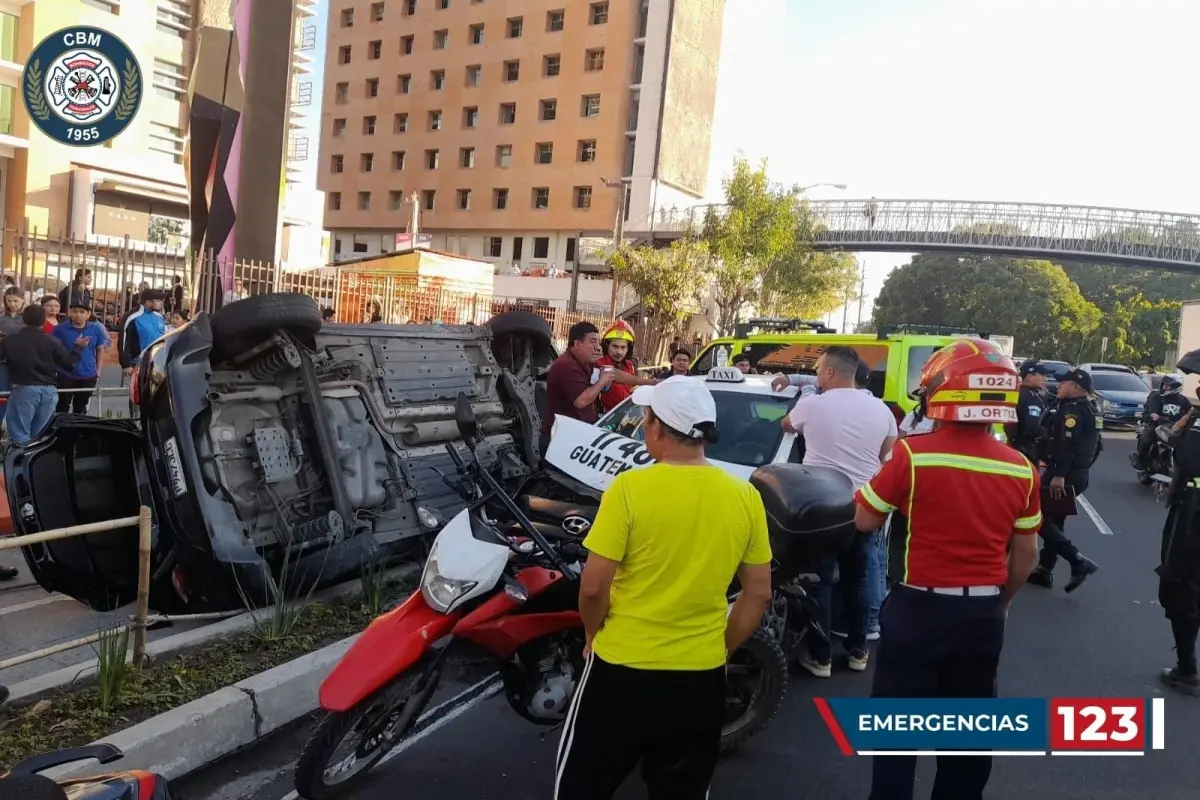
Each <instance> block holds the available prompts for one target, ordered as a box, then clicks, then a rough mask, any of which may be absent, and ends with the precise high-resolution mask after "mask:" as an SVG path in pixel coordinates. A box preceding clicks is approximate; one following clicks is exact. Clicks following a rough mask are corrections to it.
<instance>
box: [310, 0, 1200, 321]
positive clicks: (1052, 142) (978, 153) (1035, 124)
mask: <svg viewBox="0 0 1200 800" xmlns="http://www.w3.org/2000/svg"><path fill="white" fill-rule="evenodd" d="M328 6H329V0H321V4H320V13H319V15H318V17H317V23H318V25H319V27H318V30H317V42H318V51H317V52H315V53H314V60H315V61H316V66H317V69H316V70H315V71H314V74H313V76H312V80H313V86H314V93H313V94H314V101H313V104H312V106H311V117H310V121H309V124H310V132H309V160H308V164H307V168H308V171H309V173H310V174H311V175H313V176H315V170H316V158H317V139H318V136H317V134H318V126H319V123H320V105H319V102H320V101H319V97H320V91H319V87H320V86H321V71H322V65H323V63H324V59H323V57H321V50H322V49H323V48H324V43H325V34H326V30H325V25H326V22H327V20H328V16H329V15H328V13H327V11H328ZM1197 31H1200V1H1198V0H727V2H726V14H725V29H724V40H723V43H722V52H721V77H720V83H719V85H718V92H717V109H716V115H715V119H716V121H715V123H714V126H713V143H712V162H713V167H712V168H711V169H710V194H712V195H713V197H714V198H719V196H720V179H721V175H722V173H723V171H724V170H726V169H727V168H728V166H729V164H730V163H731V161H732V159H733V156H734V154H735V153H736V152H738V151H739V150H740V151H743V152H744V153H745V154H746V155H747V156H749V157H751V158H752V159H755V160H757V159H758V158H763V157H765V158H767V159H768V169H769V172H770V173H771V176H772V177H773V178H774V179H775V180H777V181H779V182H781V183H785V184H789V185H790V184H792V183H796V184H800V185H808V184H813V183H820V182H827V183H842V184H846V185H847V189H846V190H845V191H838V190H835V189H828V188H820V189H814V190H812V191H811V192H810V196H811V197H813V198H837V197H844V198H847V199H858V198H868V197H878V198H880V199H885V198H903V199H946V200H991V201H1005V200H1007V201H1028V202H1044V203H1077V204H1081V205H1099V206H1118V207H1123V208H1140V209H1148V210H1158V211H1176V212H1190V213H1200V194H1198V193H1197V192H1196V191H1194V187H1200V160H1198V159H1197V158H1196V157H1195V155H1194V149H1195V145H1194V142H1195V141H1196V137H1197V129H1198V125H1197V123H1200V118H1198V115H1197V113H1196V112H1195V111H1194V109H1195V107H1196V97H1197V82H1196V80H1195V78H1196V75H1197V67H1196V56H1195V52H1196V44H1195V39H1196V32H1197ZM860 261H861V262H864V263H865V264H866V274H867V281H866V287H867V294H868V300H867V302H866V304H865V305H864V315H865V316H869V315H870V312H869V309H870V297H871V296H874V295H875V294H876V293H877V292H878V290H879V287H880V286H881V285H882V283H883V280H884V279H885V278H886V276H887V273H888V272H889V271H890V270H891V269H892V268H893V267H895V266H897V265H899V264H902V263H904V262H905V261H907V257H905V256H902V255H894V254H876V253H871V254H864V255H860ZM856 317H857V303H855V304H853V307H852V309H851V313H850V320H851V322H853V321H854V320H855V319H856ZM831 318H834V319H836V323H837V324H839V325H840V323H841V311H840V310H839V311H837V312H834V314H832V315H831Z"/></svg>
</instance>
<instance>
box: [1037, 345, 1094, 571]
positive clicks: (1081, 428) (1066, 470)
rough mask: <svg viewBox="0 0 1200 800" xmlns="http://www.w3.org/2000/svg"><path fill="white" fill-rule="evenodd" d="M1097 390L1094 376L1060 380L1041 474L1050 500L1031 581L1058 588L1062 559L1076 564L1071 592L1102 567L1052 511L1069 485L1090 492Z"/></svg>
mask: <svg viewBox="0 0 1200 800" xmlns="http://www.w3.org/2000/svg"><path fill="white" fill-rule="evenodd" d="M1091 392H1092V376H1091V375H1089V374H1088V373H1086V372H1084V371H1083V370H1080V369H1074V370H1071V371H1070V372H1068V373H1067V374H1065V375H1063V376H1062V377H1061V378H1059V381H1058V401H1057V403H1055V405H1054V408H1053V409H1052V410H1051V412H1050V413H1049V414H1048V415H1047V417H1046V423H1045V426H1046V453H1045V458H1046V462H1047V465H1046V471H1045V472H1044V473H1043V474H1042V486H1043V487H1044V489H1045V490H1046V491H1047V492H1048V493H1049V495H1050V502H1049V503H1047V504H1046V506H1047V507H1046V508H1044V509H1043V522H1042V529H1041V536H1042V542H1043V545H1044V546H1043V547H1042V553H1041V556H1040V558H1039V559H1038V565H1037V567H1035V568H1034V570H1033V572H1032V573H1031V574H1030V576H1029V582H1030V583H1032V584H1034V585H1037V586H1044V587H1046V588H1047V589H1049V588H1051V587H1053V586H1054V565H1055V564H1056V563H1057V562H1058V559H1059V556H1061V557H1062V558H1063V559H1064V560H1066V562H1067V563H1069V564H1070V565H1071V580H1069V581H1068V582H1067V585H1066V587H1065V588H1066V590H1067V591H1068V592H1073V591H1075V590H1076V589H1078V588H1079V587H1080V585H1082V584H1083V582H1084V581H1085V580H1087V578H1088V576H1089V575H1091V574H1093V573H1095V572H1096V570H1098V569H1099V566H1097V564H1096V562H1094V561H1092V560H1091V559H1090V558H1087V557H1085V556H1083V555H1082V554H1081V553H1080V552H1079V548H1077V547H1076V546H1075V545H1074V544H1073V543H1072V542H1071V540H1070V539H1068V538H1067V536H1066V534H1065V533H1064V532H1063V529H1064V528H1065V527H1066V524H1067V518H1066V516H1065V515H1062V514H1056V513H1054V512H1053V511H1052V510H1051V509H1052V508H1053V504H1054V502H1055V501H1056V500H1058V499H1061V498H1063V497H1064V496H1065V495H1066V492H1067V487H1068V486H1069V487H1071V488H1072V489H1074V490H1075V496H1076V497H1079V496H1081V495H1082V494H1083V493H1084V492H1085V491H1087V486H1088V473H1089V471H1090V470H1091V467H1092V462H1094V461H1095V460H1096V454H1097V453H1098V446H1099V444H1098V443H1099V439H1100V429H1099V425H1098V424H1097V422H1096V410H1095V408H1094V407H1093V406H1092V403H1091V400H1090V398H1089V397H1088V395H1090V394H1091Z"/></svg>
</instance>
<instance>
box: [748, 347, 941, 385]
mask: <svg viewBox="0 0 1200 800" xmlns="http://www.w3.org/2000/svg"><path fill="white" fill-rule="evenodd" d="M826 347H828V345H826V344H824V343H821V342H797V343H793V344H786V343H784V344H753V343H752V344H751V345H750V346H749V347H747V348H746V353H747V354H748V355H749V356H750V365H751V366H752V367H754V368H755V369H757V370H758V371H759V372H782V373H784V374H785V375H790V374H792V373H803V374H809V375H811V374H813V373H814V372H815V371H816V368H817V359H818V358H820V357H821V354H822V353H824V352H825V348H826ZM851 348H852V349H853V350H855V351H856V352H857V353H858V357H859V358H861V359H862V360H863V361H865V362H867V365H868V366H870V368H871V380H870V383H868V384H867V388H868V389H870V390H871V394H873V395H875V396H876V397H883V387H884V381H885V379H886V378H887V362H888V346H887V345H886V344H856V345H851ZM922 363H924V362H922Z"/></svg>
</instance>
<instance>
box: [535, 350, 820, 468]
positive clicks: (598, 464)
mask: <svg viewBox="0 0 1200 800" xmlns="http://www.w3.org/2000/svg"><path fill="white" fill-rule="evenodd" d="M771 378H772V376H769V375H745V374H743V373H742V372H741V371H739V370H738V369H736V368H734V367H714V368H713V369H712V370H710V371H709V372H708V374H707V375H703V376H699V375H698V376H695V377H692V378H689V380H697V381H704V382H705V384H707V385H708V388H709V390H710V391H711V392H712V395H713V399H714V400H715V401H716V403H717V431H718V433H719V434H720V440H719V441H718V442H716V443H715V444H710V445H708V446H707V448H706V454H707V456H708V459H709V460H710V461H711V462H712V463H713V464H715V465H716V466H719V467H721V468H722V469H725V470H727V471H728V472H730V473H732V474H734V475H737V476H738V477H741V478H746V479H748V478H749V477H750V475H751V474H752V473H753V472H754V470H756V469H758V468H759V467H761V466H763V465H764V464H773V463H780V462H787V461H791V460H796V459H795V458H794V455H796V453H794V451H795V449H796V444H797V443H796V436H795V434H791V433H784V431H783V428H782V427H780V424H779V421H780V420H781V419H782V418H783V417H784V415H786V414H787V413H788V411H790V410H791V408H792V405H793V404H794V403H795V402H796V397H797V395H798V394H799V390H798V389H797V388H796V387H794V386H789V387H788V388H787V389H785V390H783V391H781V392H776V391H774V390H772V389H771ZM644 410H645V409H644V408H642V407H641V406H639V405H635V404H634V402H633V400H632V399H628V400H626V401H625V402H623V403H621V405H619V406H617V407H616V408H614V409H613V410H612V411H610V412H608V413H607V414H605V415H604V416H603V417H601V418H600V420H599V421H598V422H597V423H596V424H595V425H590V424H588V423H586V422H580V421H579V420H575V419H571V418H569V417H558V418H557V419H555V421H554V427H553V430H552V433H551V439H550V446H549V447H548V448H547V451H546V461H548V462H549V463H550V464H552V465H553V466H554V467H556V468H557V469H559V470H561V471H562V472H564V473H566V474H567V475H569V476H570V477H572V478H574V479H575V480H577V481H580V482H581V483H584V484H586V485H587V486H590V487H592V488H593V489H597V490H599V491H604V490H605V489H607V488H608V486H609V484H611V483H612V480H613V478H615V477H616V476H617V475H620V474H621V473H622V472H624V471H625V470H628V469H636V468H638V467H644V466H647V465H649V464H651V463H653V461H654V459H652V458H651V457H650V454H649V453H648V452H647V451H646V446H645V445H644V444H643V443H642V439H643V436H644V434H643V432H642V423H643V421H644V417H643V411H644Z"/></svg>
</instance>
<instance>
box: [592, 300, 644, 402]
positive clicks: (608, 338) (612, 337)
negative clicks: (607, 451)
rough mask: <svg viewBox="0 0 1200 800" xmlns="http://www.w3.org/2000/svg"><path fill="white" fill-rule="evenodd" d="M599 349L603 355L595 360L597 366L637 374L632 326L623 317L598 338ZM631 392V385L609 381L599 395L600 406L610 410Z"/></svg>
mask: <svg viewBox="0 0 1200 800" xmlns="http://www.w3.org/2000/svg"><path fill="white" fill-rule="evenodd" d="M600 349H601V351H603V353H604V355H603V356H602V357H601V358H600V359H599V360H598V361H597V362H596V366H597V367H612V368H613V369H616V370H618V371H620V372H626V373H628V374H630V375H637V368H636V367H635V366H634V361H633V328H632V327H630V325H629V323H628V322H626V321H625V320H623V319H619V320H617V321H616V322H614V323H613V324H612V325H610V326H608V330H606V331H605V332H604V336H603V337H601V340H600ZM632 392H633V387H632V386H625V385H623V384H620V383H615V382H614V383H611V384H609V386H608V388H607V389H605V390H604V393H603V394H601V395H600V406H601V407H602V408H603V409H604V410H605V412H608V411H612V410H613V409H614V408H616V407H617V406H618V405H620V403H621V401H622V400H624V399H625V398H626V397H629V395H630V394H631V393H632Z"/></svg>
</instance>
